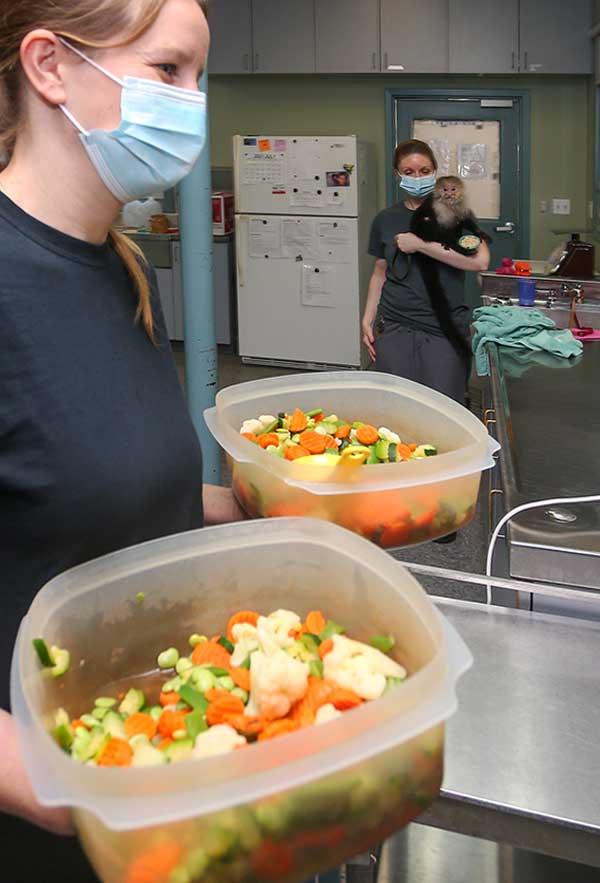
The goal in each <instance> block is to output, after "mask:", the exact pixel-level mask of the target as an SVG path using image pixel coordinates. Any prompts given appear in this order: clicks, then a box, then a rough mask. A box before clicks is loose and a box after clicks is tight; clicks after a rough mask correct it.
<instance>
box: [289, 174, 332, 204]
mask: <svg viewBox="0 0 600 883" xmlns="http://www.w3.org/2000/svg"><path fill="white" fill-rule="evenodd" d="M289 189H290V191H291V192H290V205H295V206H305V207H306V208H321V207H322V206H324V205H325V194H324V193H323V190H322V189H321V187H320V186H318V182H317V181H315V179H314V178H303V179H301V180H293V181H292V183H291V184H290V187H289Z"/></svg>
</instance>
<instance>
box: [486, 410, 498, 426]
mask: <svg viewBox="0 0 600 883" xmlns="http://www.w3.org/2000/svg"><path fill="white" fill-rule="evenodd" d="M488 414H493V415H494V417H495V416H496V409H495V408H486V410H485V411H484V412H483V422H484V423H485V425H486V426H487V422H486V421H487V418H488Z"/></svg>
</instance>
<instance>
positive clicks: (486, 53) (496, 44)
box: [449, 0, 545, 74]
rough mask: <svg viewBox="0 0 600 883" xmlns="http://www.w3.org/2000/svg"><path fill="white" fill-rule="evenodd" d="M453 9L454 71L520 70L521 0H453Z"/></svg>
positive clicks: (450, 6) (470, 72)
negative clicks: (499, 0)
mask: <svg viewBox="0 0 600 883" xmlns="http://www.w3.org/2000/svg"><path fill="white" fill-rule="evenodd" d="M521 5H522V4H521ZM449 11H450V73H453V74H474V73H477V74H510V73H514V72H516V71H518V70H519V0H503V2H502V3H499V2H498V0H478V2H477V3H476V4H475V5H474V4H473V2H472V0H450V3H449ZM544 26H545V23H544Z"/></svg>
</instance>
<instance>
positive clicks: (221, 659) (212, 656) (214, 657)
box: [192, 638, 231, 668]
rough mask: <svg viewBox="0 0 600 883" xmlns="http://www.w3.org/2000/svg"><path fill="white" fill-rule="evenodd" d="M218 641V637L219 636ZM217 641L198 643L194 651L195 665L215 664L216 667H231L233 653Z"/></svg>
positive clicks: (193, 660) (193, 659)
mask: <svg viewBox="0 0 600 883" xmlns="http://www.w3.org/2000/svg"><path fill="white" fill-rule="evenodd" d="M217 641H218V638H217ZM217 641H215V640H212V641H205V642H204V643H203V644H197V645H196V646H195V647H194V650H193V653H192V662H193V663H194V665H214V666H215V667H216V668H229V666H230V665H231V654H230V653H228V652H227V650H226V649H225V647H223V646H222V645H221V644H218V643H217Z"/></svg>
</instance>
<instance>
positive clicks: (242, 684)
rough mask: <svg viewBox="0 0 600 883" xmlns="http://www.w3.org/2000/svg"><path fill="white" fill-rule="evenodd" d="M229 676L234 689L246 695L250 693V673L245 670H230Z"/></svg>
mask: <svg viewBox="0 0 600 883" xmlns="http://www.w3.org/2000/svg"><path fill="white" fill-rule="evenodd" d="M229 676H230V678H231V680H232V681H233V683H234V684H235V685H236V687H239V688H240V690H245V691H246V693H249V692H250V672H249V671H248V669H247V668H230V669H229Z"/></svg>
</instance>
